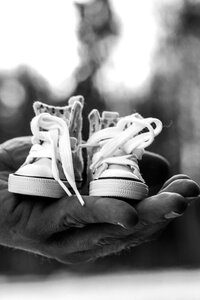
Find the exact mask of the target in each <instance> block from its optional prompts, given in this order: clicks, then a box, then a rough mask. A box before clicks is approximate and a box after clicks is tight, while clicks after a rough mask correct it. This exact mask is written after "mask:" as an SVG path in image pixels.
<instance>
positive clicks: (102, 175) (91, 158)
mask: <svg viewBox="0 0 200 300" xmlns="http://www.w3.org/2000/svg"><path fill="white" fill-rule="evenodd" d="M88 118H89V122H90V133H89V139H88V141H87V143H86V145H85V147H87V152H88V166H89V170H88V174H89V180H90V185H89V194H90V195H91V196H107V197H109V196H110V197H117V198H126V199H135V200H141V199H144V198H145V197H147V195H148V186H147V185H146V184H145V182H144V179H143V178H142V175H141V174H140V170H139V166H138V160H139V159H142V155H143V153H144V149H145V148H146V147H148V146H149V145H150V144H151V143H152V142H153V140H154V138H155V136H156V135H158V134H159V133H160V132H161V130H162V123H161V121H160V120H158V119H155V118H143V117H142V116H141V115H139V114H138V113H135V114H132V115H130V116H126V117H122V118H120V117H119V114H118V113H117V112H103V114H102V117H101V116H100V114H99V112H98V110H92V111H91V113H90V114H89V116H88Z"/></svg>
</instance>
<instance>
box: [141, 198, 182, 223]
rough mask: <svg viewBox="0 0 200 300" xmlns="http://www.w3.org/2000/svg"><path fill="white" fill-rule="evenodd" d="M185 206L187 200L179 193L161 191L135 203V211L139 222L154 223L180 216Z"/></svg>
mask: <svg viewBox="0 0 200 300" xmlns="http://www.w3.org/2000/svg"><path fill="white" fill-rule="evenodd" d="M186 208H187V202H186V201H185V199H184V198H183V197H182V196H181V195H179V194H177V193H170V192H163V193H160V194H158V195H156V196H153V197H150V198H146V199H145V200H143V201H141V202H140V203H139V204H138V205H137V212H138V217H139V221H140V222H142V223H145V224H146V223H147V224H148V223H150V224H156V223H159V222H162V221H163V220H165V219H170V218H175V217H179V216H181V215H182V214H183V213H184V211H185V210H186Z"/></svg>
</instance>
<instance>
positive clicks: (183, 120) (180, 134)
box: [0, 0, 200, 274]
mask: <svg viewBox="0 0 200 300" xmlns="http://www.w3.org/2000/svg"><path fill="white" fill-rule="evenodd" d="M124 5H126V4H125V3H124ZM76 7H77V10H78V12H79V28H78V32H77V34H78V37H79V40H80V57H81V64H80V66H79V68H78V69H77V70H76V72H75V77H76V82H77V86H76V89H75V91H74V93H73V94H81V95H83V96H84V97H85V98H86V106H85V109H84V122H85V124H84V137H85V138H86V137H87V132H88V123H87V122H86V119H87V114H88V113H89V111H90V110H91V109H92V108H93V107H95V108H97V109H100V110H101V111H102V110H104V109H105V108H106V103H105V101H104V99H103V97H102V95H101V94H100V92H99V91H97V89H96V88H95V86H94V84H93V80H94V76H95V74H96V72H97V71H98V69H99V68H100V67H101V66H102V64H104V63H105V62H106V60H107V59H108V57H109V55H110V50H111V48H112V47H113V41H114V40H115V39H118V37H119V32H120V28H119V25H118V22H117V20H116V17H115V15H114V12H113V10H112V8H111V6H110V3H109V1H108V0H95V1H92V2H89V3H85V4H76ZM161 16H162V19H161V22H160V23H161V24H160V26H161V27H163V30H164V31H165V32H166V33H167V34H166V35H165V36H164V38H163V40H162V41H161V43H160V48H159V49H158V50H157V53H156V54H155V61H154V63H155V64H154V70H153V74H152V78H151V88H150V91H148V92H147V93H146V95H143V96H141V99H137V101H135V97H136V96H133V98H132V100H131V101H130V103H129V106H130V109H131V110H132V111H135V110H137V111H139V112H140V113H141V114H142V115H144V116H152V117H158V118H160V119H161V120H162V121H163V124H164V129H163V133H162V134H161V135H160V137H159V138H158V139H157V140H156V141H155V143H153V145H152V146H151V148H150V150H152V151H155V152H157V153H160V154H162V155H164V156H165V157H167V159H168V160H169V161H170V163H171V167H172V174H174V173H178V172H184V173H187V174H188V175H190V176H191V177H192V178H193V179H195V180H196V181H198V182H199V183H200V175H199V174H200V151H199V149H200V118H199V115H200V100H199V99H200V30H199V24H200V3H199V1H182V5H181V6H180V7H179V9H177V7H176V6H175V5H171V6H170V7H166V8H165V10H163V11H162V12H161ZM133 17H134V16H133ZM141 17H142V16H141ZM172 18H174V19H173V20H172ZM144 22H145V20H144ZM130 42H131V37H130ZM127 67H128V66H127ZM138 97H139V96H138ZM66 98H67V97H66ZM36 99H40V100H42V101H45V102H47V103H56V104H57V105H62V104H63V103H64V102H65V100H67V99H63V98H62V99H58V98H56V97H55V95H54V94H53V92H52V91H51V90H50V88H49V86H48V84H47V83H46V81H45V80H44V79H43V78H41V77H40V76H39V75H38V74H36V73H35V72H33V71H32V70H30V69H29V68H27V67H21V68H19V69H17V70H15V71H13V72H12V73H7V74H4V73H1V74H0V139H1V142H3V141H4V140H6V139H9V138H12V137H15V136H19V135H28V134H30V129H29V122H30V120H31V118H32V116H33V112H32V103H33V101H35V100H36ZM123 100H124V99H123V98H122V99H121V102H122V103H123ZM140 100H141V101H140ZM199 206H200V205H199V204H198V203H196V204H195V205H194V206H192V207H191V208H190V209H189V211H188V213H187V214H186V215H185V216H184V217H182V218H180V219H179V220H176V221H175V222H174V223H173V224H171V225H170V226H169V227H168V229H167V230H166V231H165V233H164V234H162V236H161V238H160V240H159V241H157V242H153V243H149V244H147V245H142V246H140V247H138V248H136V249H134V250H133V251H129V252H125V253H123V254H121V255H119V256H112V257H109V258H105V259H101V260H99V261H97V262H96V263H93V264H87V265H83V266H78V267H67V268H68V269H71V270H72V271H79V272H81V271H83V272H86V271H87V272H89V271H90V272H93V271H95V272H98V271H109V270H110V268H111V266H112V269H122V268H125V269H129V268H133V267H140V268H148V267H163V266H165V267H166V266H168V267H169V266H193V267H197V266H198V267H199V266H200V222H199V211H200V207H199ZM0 254H1V259H0V272H1V273H7V274H13V273H17V274H23V273H36V274H50V273H52V272H54V271H56V270H60V269H64V268H65V266H63V265H61V264H59V263H57V262H55V261H51V260H47V259H45V258H41V257H38V256H34V255H32V254H29V253H25V252H22V251H18V250H15V251H13V250H11V249H6V248H3V247H2V248H1V252H0Z"/></svg>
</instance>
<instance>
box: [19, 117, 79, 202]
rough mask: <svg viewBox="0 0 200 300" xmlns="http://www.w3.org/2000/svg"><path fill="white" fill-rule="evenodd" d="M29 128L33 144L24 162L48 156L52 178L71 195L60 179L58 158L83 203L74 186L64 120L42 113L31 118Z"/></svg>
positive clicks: (68, 141) (67, 134) (69, 146)
mask: <svg viewBox="0 0 200 300" xmlns="http://www.w3.org/2000/svg"><path fill="white" fill-rule="evenodd" d="M41 128H42V129H41ZM31 130H32V133H33V137H32V143H33V146H32V148H31V150H30V153H29V155H28V157H27V160H26V162H25V163H29V162H30V161H31V160H32V159H33V158H50V159H51V166H52V175H53V177H54V179H55V180H56V181H57V182H58V183H59V184H60V186H61V187H62V188H63V190H64V191H65V192H66V193H67V195H68V196H72V194H71V192H70V190H69V189H68V188H67V187H66V185H65V184H64V183H63V182H62V180H61V179H60V175H59V170H58V159H59V160H60V162H61V165H62V169H63V172H64V175H65V177H66V179H67V181H68V183H69V185H70V186H71V188H72V189H73V191H74V192H75V194H76V196H77V198H78V200H79V201H80V203H81V205H84V204H85V203H84V201H83V198H82V196H81V195H80V193H79V191H78V189H77V187H76V182H75V176H74V168H73V160H72V152H71V143H70V135H69V129H68V126H67V124H66V122H65V121H64V120H63V119H61V118H58V117H56V116H52V115H50V114H48V113H42V114H40V115H38V116H36V117H34V118H33V119H32V121H31ZM41 141H42V143H41Z"/></svg>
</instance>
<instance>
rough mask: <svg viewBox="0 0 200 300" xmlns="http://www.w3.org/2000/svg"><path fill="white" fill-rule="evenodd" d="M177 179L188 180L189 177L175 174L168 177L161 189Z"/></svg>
mask: <svg viewBox="0 0 200 300" xmlns="http://www.w3.org/2000/svg"><path fill="white" fill-rule="evenodd" d="M177 179H190V177H189V176H187V175H185V174H177V175H174V176H172V177H170V178H169V179H168V180H167V181H166V182H165V183H164V184H163V186H162V189H163V188H165V187H167V186H168V185H169V184H170V183H172V182H173V181H175V180H177Z"/></svg>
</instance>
